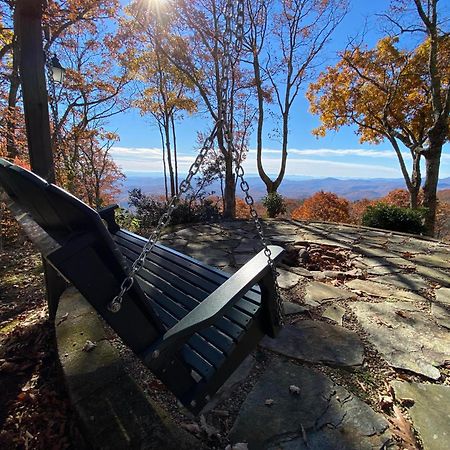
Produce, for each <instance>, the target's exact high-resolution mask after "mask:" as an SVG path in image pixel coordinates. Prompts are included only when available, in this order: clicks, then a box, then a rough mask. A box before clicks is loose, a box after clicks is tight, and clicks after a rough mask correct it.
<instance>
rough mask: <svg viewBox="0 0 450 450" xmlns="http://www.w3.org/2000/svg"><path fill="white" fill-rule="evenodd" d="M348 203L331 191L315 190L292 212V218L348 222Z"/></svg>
mask: <svg viewBox="0 0 450 450" xmlns="http://www.w3.org/2000/svg"><path fill="white" fill-rule="evenodd" d="M349 208H350V203H349V202H348V200H346V199H345V198H343V197H339V196H338V195H336V194H333V193H332V192H324V191H320V192H316V193H315V194H314V195H312V196H311V197H309V198H307V199H306V200H305V201H304V202H303V204H302V205H301V206H299V207H298V208H297V209H295V210H294V211H293V212H292V218H293V219H294V220H319V221H324V222H342V223H349V222H350V209H349Z"/></svg>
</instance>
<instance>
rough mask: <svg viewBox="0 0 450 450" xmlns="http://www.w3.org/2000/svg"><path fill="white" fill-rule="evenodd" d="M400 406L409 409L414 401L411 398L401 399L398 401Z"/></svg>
mask: <svg viewBox="0 0 450 450" xmlns="http://www.w3.org/2000/svg"><path fill="white" fill-rule="evenodd" d="M399 402H400V404H401V405H402V406H404V407H405V408H410V407H411V406H413V405H414V403H415V401H414V399H413V398H401V399H400V400H399Z"/></svg>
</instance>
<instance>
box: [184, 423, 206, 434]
mask: <svg viewBox="0 0 450 450" xmlns="http://www.w3.org/2000/svg"><path fill="white" fill-rule="evenodd" d="M181 427H182V428H184V429H185V430H187V431H189V433H194V434H199V433H200V432H201V429H200V427H199V426H198V424H197V423H194V422H193V423H182V424H181Z"/></svg>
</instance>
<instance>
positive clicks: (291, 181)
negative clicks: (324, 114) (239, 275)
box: [119, 173, 450, 205]
mask: <svg viewBox="0 0 450 450" xmlns="http://www.w3.org/2000/svg"><path fill="white" fill-rule="evenodd" d="M247 181H248V183H249V184H250V188H251V193H252V195H253V196H254V197H255V199H261V198H262V197H263V196H264V194H265V186H264V184H263V183H262V181H261V180H260V179H259V178H258V177H256V176H249V177H247ZM404 185H405V183H404V181H403V179H400V178H399V179H390V178H371V179H363V178H362V179H338V178H321V179H314V178H305V177H286V178H285V180H284V181H283V183H282V185H281V188H280V190H279V192H280V193H281V194H282V195H283V196H285V197H287V198H292V199H301V198H306V197H309V196H310V195H312V194H314V193H315V192H317V191H320V190H323V191H329V192H334V193H336V194H338V195H340V196H342V197H345V198H347V199H348V200H352V201H354V200H360V199H362V198H368V199H376V198H380V197H383V196H384V195H386V194H387V193H388V192H389V191H392V190H393V189H398V188H404ZM133 188H141V189H142V191H143V192H145V193H151V194H154V195H161V194H164V178H163V177H162V176H161V175H160V174H154V173H149V174H142V173H139V174H133V173H128V174H127V178H126V180H125V181H124V183H123V186H122V191H121V195H120V200H119V201H120V204H121V205H125V204H126V202H127V198H128V194H127V193H128V191H129V190H131V189H133ZM439 188H440V189H441V192H442V193H443V194H441V195H443V196H444V197H443V198H444V199H446V201H449V202H450V177H449V178H443V179H442V180H440V182H439ZM208 191H215V192H216V193H217V192H220V186H219V184H218V183H215V184H214V185H212V186H211V187H210V188H209V189H208ZM238 195H240V191H239V188H238Z"/></svg>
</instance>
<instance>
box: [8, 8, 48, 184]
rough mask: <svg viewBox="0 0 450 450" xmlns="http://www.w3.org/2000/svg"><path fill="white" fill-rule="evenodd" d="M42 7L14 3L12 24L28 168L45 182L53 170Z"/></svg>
mask: <svg viewBox="0 0 450 450" xmlns="http://www.w3.org/2000/svg"><path fill="white" fill-rule="evenodd" d="M42 7H43V0H41V1H34V0H33V1H32V0H21V1H18V2H17V4H16V10H15V21H19V22H18V30H19V32H18V43H19V47H20V52H21V58H20V76H21V80H22V91H23V108H24V113H25V125H26V129H27V139H28V152H29V154H30V163H31V168H32V170H33V172H35V173H37V174H38V175H40V176H41V177H43V178H45V179H46V180H47V181H49V182H54V181H55V171H54V165H53V154H52V148H51V141H50V122H49V117H48V94H47V86H46V83H45V70H44V67H45V61H44V52H43V46H42V24H41V19H42Z"/></svg>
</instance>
